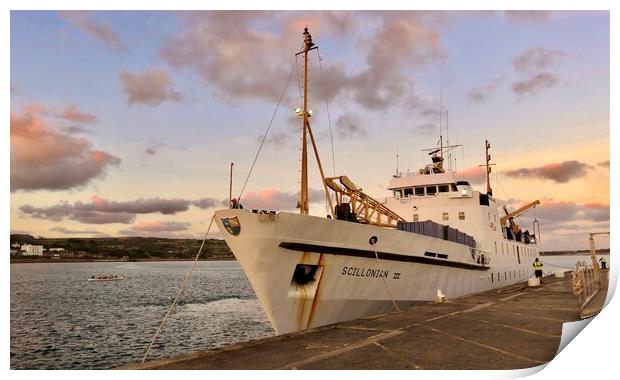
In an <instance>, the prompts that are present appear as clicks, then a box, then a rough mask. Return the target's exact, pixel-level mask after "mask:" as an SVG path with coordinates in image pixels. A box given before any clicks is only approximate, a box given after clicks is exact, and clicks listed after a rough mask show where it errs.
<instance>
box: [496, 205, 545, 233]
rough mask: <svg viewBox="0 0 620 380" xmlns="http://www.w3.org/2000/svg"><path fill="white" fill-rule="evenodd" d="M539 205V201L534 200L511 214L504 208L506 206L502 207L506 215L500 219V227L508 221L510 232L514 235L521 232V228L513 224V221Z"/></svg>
mask: <svg viewBox="0 0 620 380" xmlns="http://www.w3.org/2000/svg"><path fill="white" fill-rule="evenodd" d="M539 204H540V201H539V200H535V201H534V202H532V203H528V204H526V205H525V206H522V207H520V208H518V209H516V210H515V211H513V212H508V209H507V208H506V205H504V212H505V213H506V216H504V217H502V218H501V219H500V224H501V225H502V226H504V225H506V221H508V223H509V224H510V229H511V230H512V232H513V233H514V234H515V235H516V234H518V233H519V232H521V227H519V225H518V224H517V223H515V221H514V219H515V218H516V217H518V216H519V215H521V214H523V213H524V212H526V211H527V210H529V209H531V208H534V207H536V206H537V205H539Z"/></svg>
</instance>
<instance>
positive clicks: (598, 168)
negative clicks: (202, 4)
mask: <svg viewBox="0 0 620 380" xmlns="http://www.w3.org/2000/svg"><path fill="white" fill-rule="evenodd" d="M10 22H11V24H10V31H11V35H10V53H11V57H10V67H11V72H10V81H11V93H10V106H11V123H10V155H11V158H10V188H11V202H10V207H11V221H10V227H11V232H13V233H29V234H33V235H35V236H45V237H78V236H83V237H98V236H163V237H198V236H201V235H202V234H203V233H204V231H205V229H206V227H207V225H208V222H209V219H210V217H211V215H212V213H213V211H214V210H215V209H217V208H222V207H226V204H227V203H226V200H227V198H228V183H229V170H230V163H231V162H234V175H233V183H234V190H233V193H234V195H235V196H238V195H239V194H240V193H241V192H242V190H243V193H242V197H241V198H242V200H243V204H244V206H245V207H246V208H262V209H277V210H294V209H295V205H296V203H297V199H298V192H299V166H300V164H299V157H300V137H301V133H300V127H301V121H300V120H299V119H298V118H297V117H296V116H295V113H294V109H295V108H296V107H299V106H300V104H301V99H300V88H299V86H300V80H301V70H302V67H301V61H298V60H296V58H295V56H294V54H295V53H296V52H297V51H299V49H300V46H301V42H302V35H301V33H302V31H303V28H304V27H305V26H308V27H309V29H310V32H311V34H312V37H313V40H314V42H315V43H316V44H317V45H318V46H319V50H318V51H315V52H313V54H311V62H310V96H309V99H310V108H311V109H312V110H313V117H312V119H311V123H312V128H313V131H314V133H315V134H316V136H317V143H318V145H319V150H320V153H321V160H322V164H323V166H324V168H325V171H326V173H327V174H328V175H332V174H334V173H336V174H339V175H341V174H343V175H348V176H349V178H351V179H352V180H353V181H354V182H355V183H357V184H358V185H359V186H361V187H362V188H364V190H365V191H366V192H368V193H369V194H372V195H375V196H377V197H384V196H388V195H389V192H388V191H387V190H386V186H387V183H388V181H389V179H390V176H391V175H392V174H393V173H394V172H395V170H396V166H397V159H396V156H397V155H398V168H399V170H401V171H408V170H410V171H417V169H418V168H420V167H422V166H423V165H425V164H426V163H427V162H426V161H425V160H426V159H425V157H424V155H423V153H422V152H421V149H423V148H429V147H434V146H436V144H437V141H438V138H439V135H440V120H441V133H442V135H443V137H444V141H445V142H446V143H447V142H448V141H449V143H450V144H459V145H462V146H463V147H462V148H458V149H455V150H454V154H453V156H452V161H453V165H452V166H453V168H454V169H455V170H456V171H457V173H458V175H459V177H460V178H464V179H468V180H470V181H471V182H472V183H473V184H474V187H476V188H477V189H478V190H481V191H482V190H484V188H485V184H484V182H483V181H482V178H483V172H481V171H480V169H479V168H478V165H479V164H482V163H483V161H484V140H485V139H488V140H489V141H490V143H491V156H492V161H493V162H494V163H495V164H496V165H495V166H494V167H493V173H492V177H491V185H492V187H493V189H494V195H495V196H496V197H497V198H498V199H500V200H501V201H502V202H506V204H508V205H509V208H517V207H519V206H521V205H523V204H525V203H529V202H531V201H533V200H536V199H540V200H541V202H542V204H541V205H540V206H538V207H537V208H536V209H534V210H531V211H530V212H528V213H527V214H526V215H524V216H522V217H520V218H519V220H518V221H519V222H521V223H522V225H523V226H525V227H526V228H527V227H529V226H531V225H532V220H533V219H534V218H536V219H538V220H539V221H540V225H541V249H542V250H573V249H585V248H587V247H588V240H587V234H588V232H594V231H608V230H609V219H610V211H609V204H610V136H609V134H610V130H609V126H610V123H609V120H610V115H609V111H610V106H609V105H610V97H609V94H610V53H609V46H610V22H609V12H607V11H496V12H493V11H365V12H360V11H311V12H297V11H199V12H172V11H61V12H56V11H11V16H10ZM319 56H320V59H319ZM280 98H281V101H280ZM276 110H277V112H275V111H276ZM440 110H441V111H440ZM274 112H275V116H273V115H274ZM272 117H273V122H272V123H271V124H270V120H271V119H272ZM269 126H270V128H269V133H268V134H267V137H266V140H265V144H264V146H263V148H262V150H261V153H260V155H259V156H258V159H257V161H256V165H255V167H254V169H253V170H252V172H251V175H250V176H249V177H248V172H249V170H250V167H251V166H252V162H253V160H254V157H255V155H256V152H257V149H258V148H259V144H260V143H261V140H262V138H263V136H265V133H266V130H267V128H268V127H269ZM332 141H333V153H334V154H333V155H332ZM309 167H310V169H309V170H310V176H311V178H310V187H311V191H310V196H311V201H312V203H311V213H313V214H315V215H324V214H325V212H326V211H325V204H324V203H325V202H324V196H323V195H322V190H320V189H321V187H322V186H321V184H320V179H319V176H318V171H317V169H316V165H315V164H314V159H313V158H312V159H311V160H310V166H309ZM246 178H247V183H246ZM244 183H246V185H245V187H244ZM597 246H598V247H602V248H606V247H608V246H609V239H608V238H605V237H602V238H600V239H598V238H597Z"/></svg>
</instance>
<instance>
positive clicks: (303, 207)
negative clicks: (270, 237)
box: [296, 28, 317, 215]
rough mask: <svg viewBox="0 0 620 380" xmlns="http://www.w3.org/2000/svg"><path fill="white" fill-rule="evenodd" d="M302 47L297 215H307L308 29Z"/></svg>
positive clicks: (313, 47) (310, 40) (310, 48)
mask: <svg viewBox="0 0 620 380" xmlns="http://www.w3.org/2000/svg"><path fill="white" fill-rule="evenodd" d="M303 36H304V45H303V49H302V51H300V52H299V53H297V54H296V55H298V54H303V55H304V99H303V100H304V104H303V110H302V112H303V113H302V116H303V117H302V119H303V127H302V146H301V192H300V196H299V213H300V214H304V215H307V214H308V203H309V202H308V137H307V135H308V127H309V122H308V116H309V113H308V52H309V51H310V50H314V49H316V48H317V47H316V46H315V45H314V42H312V35H310V32H308V28H304V33H303Z"/></svg>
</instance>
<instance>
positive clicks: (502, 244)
mask: <svg viewBox="0 0 620 380" xmlns="http://www.w3.org/2000/svg"><path fill="white" fill-rule="evenodd" d="M500 244H501V246H502V255H504V243H500Z"/></svg>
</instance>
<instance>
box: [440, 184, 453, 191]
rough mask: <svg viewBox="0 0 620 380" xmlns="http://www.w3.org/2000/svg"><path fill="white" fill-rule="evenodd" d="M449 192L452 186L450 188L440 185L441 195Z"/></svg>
mask: <svg viewBox="0 0 620 380" xmlns="http://www.w3.org/2000/svg"><path fill="white" fill-rule="evenodd" d="M448 191H450V186H448V185H439V192H440V193H447V192H448Z"/></svg>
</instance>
